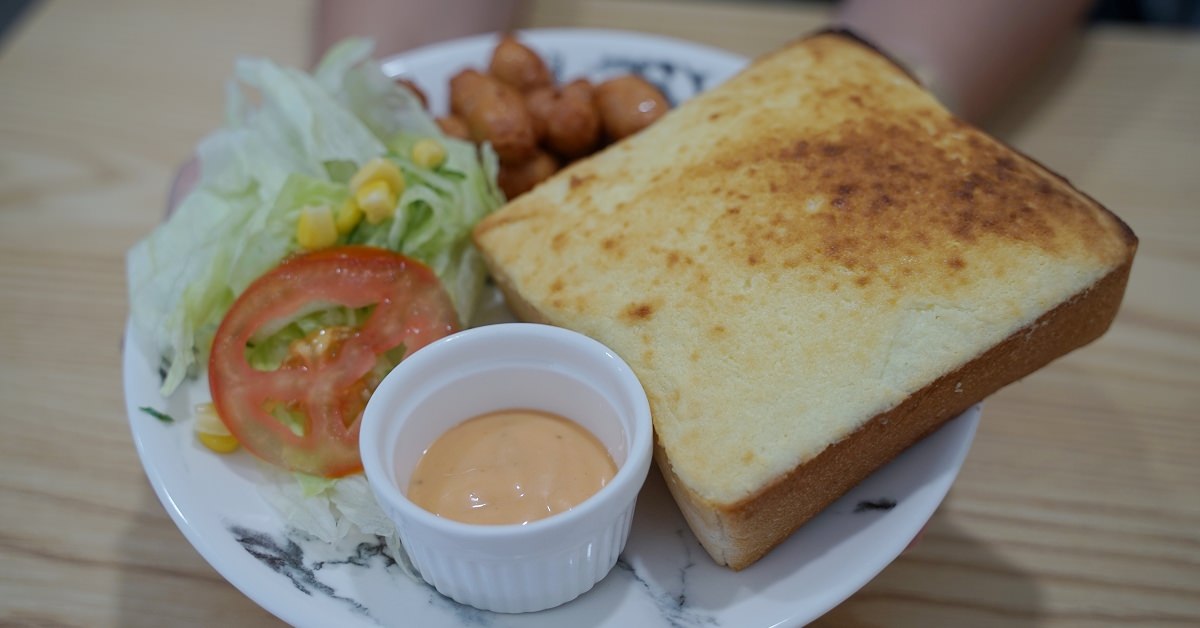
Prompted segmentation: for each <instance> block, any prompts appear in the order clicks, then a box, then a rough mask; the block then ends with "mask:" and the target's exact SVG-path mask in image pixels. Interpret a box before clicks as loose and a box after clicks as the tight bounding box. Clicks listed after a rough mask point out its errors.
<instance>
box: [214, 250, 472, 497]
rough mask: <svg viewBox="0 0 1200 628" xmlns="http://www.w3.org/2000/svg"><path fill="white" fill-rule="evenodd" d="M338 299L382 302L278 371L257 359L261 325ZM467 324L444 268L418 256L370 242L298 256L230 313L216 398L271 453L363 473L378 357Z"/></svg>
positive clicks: (331, 470)
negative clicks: (440, 272) (251, 357)
mask: <svg viewBox="0 0 1200 628" xmlns="http://www.w3.org/2000/svg"><path fill="white" fill-rule="evenodd" d="M330 306H343V307H347V308H352V309H357V308H364V307H367V306H374V308H373V309H372V310H371V311H370V313H369V314H368V315H367V317H366V319H365V320H364V321H363V323H362V325H361V326H360V327H357V328H355V327H338V328H330V329H328V330H323V331H326V332H328V333H327V334H323V335H322V337H321V338H318V339H315V340H314V341H313V342H309V343H307V346H308V347H309V350H308V351H307V352H301V354H300V355H298V356H292V357H289V359H287V360H285V361H284V362H283V364H282V365H281V366H280V367H279V368H277V369H275V370H267V371H264V370H258V369H256V368H254V367H253V366H251V365H250V363H249V361H248V360H247V357H246V347H247V344H248V343H250V342H252V340H253V339H254V338H255V335H256V333H258V332H260V330H270V329H273V328H278V326H279V324H280V323H281V322H286V321H289V320H292V319H294V318H296V317H297V316H299V315H303V314H305V313H308V312H311V311H313V310H314V309H322V308H326V307H330ZM457 324H458V317H457V315H456V314H455V310H454V305H453V304H452V303H451V301H450V297H449V295H448V294H447V293H446V291H445V290H444V289H443V287H442V284H441V282H439V281H438V278H437V275H435V274H434V273H433V271H432V270H430V269H429V268H428V267H427V266H425V265H424V264H422V263H420V262H418V261H416V260H413V259H410V258H407V257H405V256H403V255H400V254H397V253H393V252H391V251H387V250H384V249H379V248H372V247H364V246H344V247H335V248H329V249H323V250H319V251H315V252H312V253H306V254H302V255H298V256H295V257H292V258H289V259H287V260H285V261H284V262H283V263H281V264H280V265H279V266H277V267H275V268H274V269H272V270H271V271H269V272H267V273H266V274H265V275H263V276H262V277H260V278H258V280H256V281H255V282H254V283H252V284H251V285H250V286H249V287H248V288H247V289H246V291H245V292H243V293H242V295H241V296H240V297H238V299H237V300H236V301H235V302H234V304H233V306H232V307H231V308H230V309H229V312H228V313H226V315H225V318H224V319H223V320H222V321H221V325H220V327H219V328H218V329H217V333H216V336H215V338H214V340H213V347H212V352H211V355H210V358H209V362H208V378H209V388H210V390H211V392H212V397H213V404H214V405H215V406H216V408H217V412H218V414H219V415H220V417H221V420H222V421H223V422H224V423H225V425H226V426H227V427H228V428H229V431H230V432H232V433H233V434H234V436H236V437H237V439H238V441H240V442H241V444H242V446H244V447H245V448H246V449H247V450H248V451H250V452H251V453H253V454H255V455H256V456H258V457H260V458H262V459H263V460H266V461H268V462H270V463H272V464H275V465H278V466H281V467H284V468H286V469H291V470H293V471H302V472H304V473H309V474H313V475H320V476H325V477H340V476H344V475H348V474H351V473H355V472H358V471H361V470H362V461H361V460H360V458H359V453H358V428H359V422H360V420H361V417H362V409H363V407H364V406H365V403H366V398H367V397H368V396H369V395H370V393H371V392H373V391H374V386H375V385H376V384H377V383H378V382H375V381H371V380H372V379H373V378H372V377H371V373H372V371H373V370H374V369H375V368H376V364H377V362H378V361H379V360H380V359H381V357H382V356H384V355H385V354H388V353H389V352H393V350H394V349H396V348H398V347H402V349H403V351H404V355H411V354H412V352H414V351H416V350H418V349H420V348H421V347H423V346H425V345H427V344H429V343H430V342H433V341H434V340H437V339H438V338H441V337H443V336H446V335H448V334H450V333H452V332H454V331H456V330H457ZM312 347H317V349H316V350H315V353H314V350H313V349H312ZM393 353H394V352H393ZM280 408H284V409H286V411H287V412H288V413H289V415H290V416H295V417H298V423H299V425H300V426H301V427H300V429H299V431H301V432H302V433H299V434H298V433H296V430H294V429H293V427H292V426H289V425H288V424H287V423H286V422H285V421H283V420H281V419H280V418H278V415H277V413H278V411H279V409H280ZM273 412H274V413H273Z"/></svg>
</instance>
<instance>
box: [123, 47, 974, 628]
mask: <svg viewBox="0 0 1200 628" xmlns="http://www.w3.org/2000/svg"><path fill="white" fill-rule="evenodd" d="M522 39H523V40H524V41H525V42H527V43H529V44H530V45H532V46H533V47H534V48H536V49H537V50H539V52H541V53H542V54H543V55H544V56H545V57H546V58H547V60H548V62H549V63H550V65H551V66H552V68H553V69H554V70H555V72H556V73H557V74H558V76H559V77H560V78H561V77H565V78H572V77H576V76H582V75H586V76H589V77H592V78H603V77H604V76H606V75H610V74H615V73H621V72H628V71H635V72H639V73H642V74H643V75H646V76H647V77H648V78H650V79H651V80H652V81H654V82H655V83H657V84H659V85H660V86H661V87H663V89H665V90H666V91H667V92H668V93H669V97H670V98H671V99H672V100H673V101H674V102H679V101H682V100H685V99H686V98H688V97H690V96H691V95H692V94H694V93H696V92H697V91H701V90H704V89H707V88H709V87H712V86H713V85H715V84H717V83H719V82H721V81H723V80H724V79H726V78H728V77H729V76H730V75H732V74H733V73H734V72H736V71H737V70H738V69H739V68H740V67H741V66H742V65H743V64H744V63H745V60H744V59H742V58H740V57H738V56H735V55H732V54H729V53H727V52H722V51H719V50H715V49H712V48H707V47H703V46H698V45H696V44H691V43H686V42H681V41H676V40H670V39H664V38H661V37H652V36H646V35H640V34H634V33H627V32H613V31H598V30H542V31H529V32H526V33H523V34H522ZM494 41H495V39H494V37H490V36H484V37H475V38H470V39H465V40H458V41H454V42H448V43H444V44H439V45H435V46H432V47H429V48H424V49H422V50H418V51H415V52H411V53H408V54H405V55H401V56H398V57H395V58H392V59H389V60H387V61H386V62H385V63H384V65H383V67H384V70H385V71H386V72H387V73H388V74H390V75H396V76H399V75H404V76H406V77H408V78H412V79H415V80H416V81H417V82H418V84H419V85H420V86H421V87H422V88H423V90H424V91H425V92H426V94H427V96H428V97H429V100H430V105H431V107H432V108H433V109H434V111H444V110H445V107H446V91H445V86H446V81H447V79H448V78H449V76H450V75H452V74H453V73H454V72H456V71H458V70H459V69H461V68H463V67H466V66H473V67H482V66H483V65H484V64H485V63H486V60H487V58H488V55H489V54H490V51H491V49H492V46H493V45H494ZM499 316H500V317H503V313H502V312H501V313H500V315H499ZM131 333H132V331H131V330H129V329H127V330H126V339H125V347H124V379H125V399H126V406H127V411H128V414H129V420H130V425H131V427H132V431H133V436H134V442H135V443H136V445H137V450H138V454H139V455H140V456H141V460H142V464H143V466H144V467H145V470H146V475H147V476H148V477H149V479H150V483H151V484H152V485H153V487H154V490H155V492H156V493H157V494H158V497H159V499H160V500H161V501H162V503H163V506H164V507H165V508H166V509H167V512H168V513H170V515H171V518H172V519H174V521H175V523H176V524H177V525H178V526H179V529H180V530H182V531H183V533H184V535H185V536H186V537H187V538H188V540H189V541H190V542H191V543H192V545H193V546H195V548H196V550H197V551H198V552H200V554H201V555H202V556H204V558H205V559H206V560H208V562H209V563H210V564H212V566H213V567H214V568H215V569H216V570H217V571H218V572H220V573H221V575H222V576H224V577H225V578H226V579H228V580H229V581H230V582H231V583H233V585H234V586H236V587H237V588H238V589H240V590H241V591H242V592H243V593H245V594H246V595H247V596H248V597H250V598H251V599H253V600H254V601H256V602H257V603H259V604H260V605H262V606H263V607H264V608H266V609H267V610H268V611H270V612H271V613H274V614H275V615H276V616H278V617H280V618H281V619H283V620H285V621H287V622H289V623H291V624H294V625H301V626H344V627H352V626H377V625H383V626H445V625H462V624H469V625H477V626H547V627H549V626H564V625H587V626H675V627H677V626H731V627H734V626H736V627H739V628H740V627H750V626H780V625H799V624H803V623H806V622H808V621H811V620H813V619H815V618H816V617H818V616H820V615H821V614H823V613H825V612H826V611H828V610H829V609H831V608H833V607H834V606H836V605H837V604H838V603H840V602H842V601H843V600H845V599H846V598H847V597H849V596H850V595H851V594H853V593H854V592H855V591H857V590H858V589H859V588H860V587H862V586H863V585H864V584H866V583H867V582H868V581H869V580H871V578H873V577H874V576H875V575H876V574H878V573H879V572H880V571H881V570H882V569H883V568H884V567H885V566H886V565H887V564H888V563H890V562H891V561H892V560H893V559H895V557H896V556H897V555H899V554H900V552H901V551H903V550H904V548H905V547H906V546H907V545H908V543H909V542H910V541H911V540H912V538H913V537H914V536H915V535H916V534H917V533H918V532H919V531H920V530H921V528H922V526H923V525H924V524H925V522H926V521H927V520H928V519H929V517H930V515H932V514H933V512H934V510H935V509H936V508H937V506H938V504H940V503H941V501H942V499H943V498H944V496H945V494H946V492H947V491H948V490H949V488H950V485H951V483H952V482H953V481H954V478H955V476H956V475H957V473H958V470H959V467H960V466H961V465H962V461H963V459H964V458H965V456H966V454H967V450H968V449H969V447H970V443H971V440H972V438H973V437H974V434H975V428H976V426H977V425H978V422H979V416H980V407H979V406H976V407H974V408H972V409H970V410H968V411H967V412H966V413H964V414H963V415H962V416H960V417H958V418H957V419H955V420H953V421H951V422H950V423H948V424H947V425H946V426H944V427H943V428H941V429H940V430H939V431H938V432H936V433H934V434H933V435H931V436H930V437H928V438H926V439H925V440H923V441H922V442H920V443H919V444H917V445H916V446H914V447H913V448H911V449H909V450H908V451H906V452H905V453H904V454H902V455H901V456H900V457H899V458H897V459H896V460H894V461H893V462H892V463H891V464H889V465H887V466H886V467H884V468H883V469H881V470H879V471H878V472H876V473H875V474H874V475H872V476H871V477H869V478H868V479H867V480H866V481H864V482H863V483H862V484H860V485H859V486H857V487H856V488H854V489H853V490H852V491H850V493H849V494H847V495H846V496H844V497H843V498H842V499H841V500H839V501H838V502H836V503H835V504H833V505H832V506H831V507H830V508H828V509H827V510H826V511H824V512H823V513H822V514H821V515H819V516H818V517H816V518H815V519H814V520H812V521H811V522H809V523H808V524H806V525H805V526H804V527H803V528H801V529H800V530H799V531H798V532H797V533H796V534H794V535H793V536H792V537H791V538H790V539H789V540H788V541H786V542H785V543H784V544H783V545H781V546H779V547H778V548H776V549H775V550H774V551H773V552H772V553H771V554H769V555H768V556H767V557H766V558H764V559H763V560H761V561H759V562H758V563H756V564H754V565H753V566H751V567H750V568H748V569H746V570H744V571H742V572H737V573H735V572H732V571H729V570H728V569H725V568H722V567H718V566H716V565H715V564H713V563H712V561H711V560H710V559H709V557H708V555H707V554H705V553H704V550H703V549H702V548H701V547H700V545H699V544H698V543H697V542H696V540H695V538H694V537H693V536H692V534H691V532H690V531H689V530H688V529H687V527H686V525H685V524H684V522H683V519H682V517H681V516H680V515H679V513H678V510H677V509H676V507H675V505H674V502H672V501H671V498H670V496H669V494H668V493H667V491H666V488H665V486H664V485H663V483H662V479H661V477H660V476H659V475H658V474H657V472H653V471H652V473H651V475H650V479H649V481H648V482H647V484H646V486H645V488H644V489H643V491H642V493H641V495H640V497H639V500H638V506H637V513H636V515H635V518H634V525H633V531H632V533H631V535H630V540H629V544H628V546H627V547H626V550H625V552H624V554H623V555H622V559H621V561H620V562H619V563H618V565H617V567H616V568H615V569H614V570H613V572H612V573H611V574H610V575H609V576H608V577H607V578H606V579H604V580H603V581H601V583H600V584H599V585H597V586H596V588H595V589H593V590H592V591H590V592H588V593H586V594H585V595H583V596H582V597H580V598H579V599H577V600H575V601H573V602H570V603H568V604H566V605H564V606H561V607H559V608H556V609H552V610H549V611H543V612H540V613H532V614H526V615H495V614H491V613H486V612H482V611H478V610H475V609H472V608H469V607H464V606H461V605H459V604H456V603H455V602H453V601H450V600H449V599H447V598H444V597H442V596H440V595H439V594H438V593H436V592H435V591H434V590H433V589H432V588H431V587H428V586H425V585H424V584H421V583H418V582H416V581H414V580H412V579H410V578H409V577H408V576H407V575H405V574H404V572H403V571H402V570H401V569H400V568H399V567H398V566H397V565H395V564H394V563H393V562H392V561H391V560H390V559H389V558H387V557H386V554H383V553H381V543H380V542H379V541H378V540H377V539H373V538H368V539H358V540H357V541H354V542H349V543H347V544H344V546H331V545H329V544H324V543H320V542H314V541H312V540H310V539H308V538H306V537H304V536H303V535H300V534H297V533H295V532H294V531H292V530H290V529H289V528H288V527H287V526H286V525H285V523H284V522H283V521H282V520H281V518H280V517H279V516H278V515H277V514H276V512H275V510H273V509H272V508H271V507H270V506H269V505H268V504H267V503H266V502H265V501H263V499H262V497H260V493H259V488H258V487H259V483H260V482H261V481H262V478H261V475H260V467H259V466H258V463H256V462H255V461H254V460H253V459H252V458H250V456H249V455H248V454H246V453H244V452H239V453H236V454H233V455H230V456H217V455H214V454H212V453H211V452H208V451H207V450H205V449H203V448H202V447H201V446H200V445H198V444H197V443H196V441H195V438H194V437H193V435H192V430H191V426H190V424H187V423H184V424H178V423H177V424H166V423H162V422H159V421H157V420H155V419H153V418H151V417H150V416H148V415H147V414H145V413H143V412H141V411H140V410H138V408H139V407H141V406H149V407H152V408H156V409H160V410H165V411H167V412H168V413H170V414H172V415H173V416H177V417H186V416H190V408H191V407H192V405H193V404H194V403H196V402H199V401H207V400H208V389H207V384H206V382H203V381H197V382H191V383H188V384H186V385H185V386H183V387H182V388H181V390H180V391H179V392H177V393H176V394H175V395H173V396H172V397H171V399H168V400H164V399H163V398H162V397H160V396H159V394H158V383H159V376H158V374H157V371H156V368H155V366H154V364H153V363H151V362H150V361H148V360H147V358H146V356H144V355H142V354H141V353H140V352H139V351H138V350H137V348H136V347H135V346H134V344H133V343H132V342H131V340H130V338H131Z"/></svg>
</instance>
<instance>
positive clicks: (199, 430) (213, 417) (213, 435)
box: [194, 403, 238, 454]
mask: <svg viewBox="0 0 1200 628" xmlns="http://www.w3.org/2000/svg"><path fill="white" fill-rule="evenodd" d="M195 410H196V420H195V427H194V430H195V432H196V440H199V441H200V444H202V445H204V446H205V447H207V448H209V449H211V450H213V451H215V452H217V453H219V454H227V453H231V452H233V451H236V450H237V448H238V439H237V437H236V436H234V435H233V434H232V433H231V432H230V431H229V428H227V427H225V424H224V423H223V422H222V421H221V417H219V416H217V409H216V408H215V407H214V406H213V404H211V403H200V404H196V408H195Z"/></svg>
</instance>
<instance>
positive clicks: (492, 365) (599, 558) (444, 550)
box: [359, 323, 653, 613]
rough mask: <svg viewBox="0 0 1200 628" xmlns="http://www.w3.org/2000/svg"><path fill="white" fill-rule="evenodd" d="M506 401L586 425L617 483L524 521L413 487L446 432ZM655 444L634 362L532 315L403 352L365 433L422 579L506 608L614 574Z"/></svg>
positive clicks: (387, 507)
mask: <svg viewBox="0 0 1200 628" xmlns="http://www.w3.org/2000/svg"><path fill="white" fill-rule="evenodd" d="M510 408H528V409H535V410H542V411H546V412H553V413H555V414H559V415H561V416H564V417H567V418H569V419H572V420H574V421H575V422H577V423H579V424H580V425H582V426H583V427H585V428H587V429H588V430H589V431H591V432H592V434H595V435H596V437H597V438H599V439H600V441H601V442H602V443H604V445H605V446H606V447H607V448H608V451H609V453H610V454H611V455H612V457H613V460H614V461H615V462H616V464H617V473H616V475H615V476H614V477H613V479H612V481H611V482H609V484H608V485H606V486H605V487H604V488H603V489H601V490H600V491H598V492H597V493H596V494H595V495H593V496H592V497H590V498H588V499H587V500H585V501H584V502H583V503H581V504H579V505H578V506H576V507H575V508H573V509H571V510H569V511H567V512H563V513H559V514H556V515H553V516H551V517H547V518H546V519H541V520H538V521H533V522H530V523H528V524H525V525H474V524H468V523H461V522H458V521H453V520H450V519H444V518H441V517H438V516H436V515H434V514H432V513H430V512H428V511H426V510H424V509H422V508H421V507H419V506H417V505H416V504H414V503H412V502H411V501H409V500H408V498H407V497H405V489H406V487H407V486H408V481H409V478H410V477H411V475H412V470H413V468H414V467H415V466H416V463H417V460H418V459H419V458H420V456H421V454H422V452H424V451H425V449H426V448H427V447H428V446H429V445H430V444H431V443H432V442H433V441H434V440H435V439H436V438H437V437H438V436H440V435H441V434H442V433H443V432H445V431H446V430H447V429H449V428H450V427H452V426H454V425H456V424H458V423H460V422H462V421H464V420H466V419H469V418H471V417H474V416H477V415H480V414H484V413H487V412H491V411H495V410H503V409H510ZM652 443H653V428H652V426H651V422H650V407H649V403H648V402H647V400H646V393H645V391H644V390H643V389H642V386H641V383H640V382H639V381H638V379H637V377H636V376H635V375H634V373H633V371H632V370H631V369H630V368H629V365H628V364H626V363H625V362H624V361H623V360H622V359H621V358H620V357H619V356H617V354H616V353H614V352H613V351H611V350H610V349H608V348H607V347H605V346H604V345H602V344H600V343H598V342H596V341H595V340H592V339H590V338H588V337H586V336H583V335H582V334H578V333H575V332H572V331H568V330H565V329H560V328H557V327H551V326H548V325H533V324H525V323H505V324H498V325H488V326H484V327H478V328H475V329H470V330H467V331H463V332H460V333H457V334H454V335H452V336H449V337H446V338H443V339H441V340H439V341H437V342H434V343H431V344H429V345H427V346H426V347H424V348H423V349H421V350H420V351H417V352H415V353H414V354H413V355H411V356H409V357H408V358H406V359H405V360H403V361H401V362H400V364H399V366H397V367H396V368H395V369H393V370H392V372H391V373H389V374H388V376H387V377H386V378H384V380H383V382H382V383H381V384H380V385H379V387H378V388H377V389H376V390H375V392H374V394H373V395H372V396H371V400H370V402H369V403H368V404H367V408H366V411H365V413H364V415H363V419H362V427H361V432H360V435H359V447H360V449H361V451H362V459H363V467H364V469H365V470H366V475H367V481H368V482H369V484H370V486H371V489H372V490H373V491H374V493H375V496H376V499H377V500H378V501H379V505H380V506H381V507H382V508H383V510H384V512H386V513H387V514H388V516H390V517H391V518H392V520H393V521H395V523H396V527H397V530H398V532H399V535H400V540H401V542H402V543H403V544H404V548H405V550H407V552H408V555H409V557H410V558H411V559H412V562H413V564H414V565H415V566H416V567H417V569H418V570H419V571H420V572H421V576H422V577H423V578H424V579H425V580H426V581H427V582H429V584H431V585H433V586H434V587H435V588H436V589H437V590H438V591H439V592H441V593H442V594H443V595H446V596H447V597H450V598H451V599H454V600H456V601H458V602H461V603H463V604H468V605H470V606H474V607H476V608H481V609H485V610H491V611H497V612H502V613H520V612H527V611H537V610H542V609H546V608H551V607H554V606H558V605H560V604H563V603H565V602H568V601H570V600H573V599H575V598H576V597H578V596H579V595H581V594H582V593H584V592H586V591H587V590H589V589H591V588H592V586H593V585H595V584H596V583H597V582H599V581H600V580H601V579H602V578H604V576H605V575H607V574H608V572H609V571H610V570H611V569H612V567H613V565H614V564H616V561H617V556H618V555H619V554H620V553H621V550H622V549H623V548H624V547H625V541H626V539H627V538H628V536H629V526H630V523H631V521H632V519H633V509H634V504H635V503H636V501H637V495H638V491H639V490H640V489H641V486H642V484H643V483H644V482H645V479H646V473H647V471H648V470H649V468H650V458H651V450H652Z"/></svg>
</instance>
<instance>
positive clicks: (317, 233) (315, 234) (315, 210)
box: [296, 206, 338, 251]
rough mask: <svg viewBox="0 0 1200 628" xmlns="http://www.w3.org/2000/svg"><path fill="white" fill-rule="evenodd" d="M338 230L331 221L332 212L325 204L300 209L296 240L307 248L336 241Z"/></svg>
mask: <svg viewBox="0 0 1200 628" xmlns="http://www.w3.org/2000/svg"><path fill="white" fill-rule="evenodd" d="M337 237H338V231H337V227H336V226H335V225H334V222H333V212H332V211H331V210H330V209H329V208H328V207H325V206H321V207H305V208H304V209H301V210H300V220H299V221H297V223H296V241H297V242H299V243H300V246H301V247H303V248H305V249H308V250H310V251H311V250H314V249H323V248H325V247H327V246H333V245H334V244H336V243H337Z"/></svg>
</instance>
